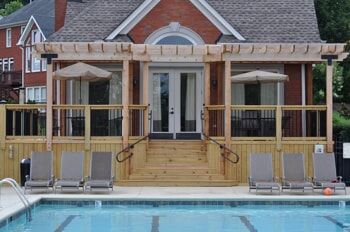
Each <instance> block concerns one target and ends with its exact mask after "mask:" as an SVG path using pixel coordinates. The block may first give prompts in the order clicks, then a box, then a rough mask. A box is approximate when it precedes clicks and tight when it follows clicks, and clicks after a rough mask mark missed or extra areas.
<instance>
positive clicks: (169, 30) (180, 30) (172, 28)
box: [145, 22, 205, 45]
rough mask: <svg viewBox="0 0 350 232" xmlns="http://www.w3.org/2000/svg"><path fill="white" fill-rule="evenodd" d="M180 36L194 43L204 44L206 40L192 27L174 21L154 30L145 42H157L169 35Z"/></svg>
mask: <svg viewBox="0 0 350 232" xmlns="http://www.w3.org/2000/svg"><path fill="white" fill-rule="evenodd" d="M173 35H176V36H180V37H183V38H185V39H187V40H189V41H190V42H191V43H192V44H193V45H203V44H205V43H204V40H203V39H202V37H200V35H198V34H197V33H196V32H195V31H193V30H192V29H190V28H187V27H184V26H181V24H180V23H178V22H172V23H170V24H169V25H168V26H166V27H162V28H160V29H159V30H156V31H154V32H153V33H152V34H151V35H150V36H149V37H148V38H147V39H146V40H145V44H157V43H158V41H160V40H161V39H163V38H165V37H167V36H173Z"/></svg>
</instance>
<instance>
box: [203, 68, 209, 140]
mask: <svg viewBox="0 0 350 232" xmlns="http://www.w3.org/2000/svg"><path fill="white" fill-rule="evenodd" d="M204 86H205V89H204V107H203V110H204V112H203V113H204V123H203V127H204V128H203V131H204V134H205V135H207V136H209V111H208V110H206V109H205V106H209V105H210V63H208V62H207V63H205V64H204Z"/></svg>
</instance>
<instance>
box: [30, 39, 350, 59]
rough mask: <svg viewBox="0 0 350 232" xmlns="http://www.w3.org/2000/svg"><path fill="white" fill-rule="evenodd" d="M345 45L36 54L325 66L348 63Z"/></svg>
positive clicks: (87, 47)
mask: <svg viewBox="0 0 350 232" xmlns="http://www.w3.org/2000/svg"><path fill="white" fill-rule="evenodd" d="M344 51H345V44H246V43H235V44H219V45H147V44H131V43H117V42H92V43H84V42H75V43H68V42H67V43H40V44H36V45H35V50H34V52H33V54H34V56H35V57H36V58H40V57H41V54H43V53H55V54H58V58H57V59H54V60H67V61H69V60H72V61H73V60H79V61H84V60H95V61H116V60H130V61H131V60H134V61H148V62H217V61H232V62H321V61H324V60H323V59H322V58H321V55H338V58H337V59H336V60H338V61H341V60H343V59H345V58H346V57H347V55H348V53H345V52H344Z"/></svg>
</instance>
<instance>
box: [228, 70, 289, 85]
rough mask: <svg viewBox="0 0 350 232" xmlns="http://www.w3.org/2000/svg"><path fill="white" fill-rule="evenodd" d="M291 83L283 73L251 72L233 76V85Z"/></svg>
mask: <svg viewBox="0 0 350 232" xmlns="http://www.w3.org/2000/svg"><path fill="white" fill-rule="evenodd" d="M283 81H289V78H288V75H285V74H281V73H273V72H266V71H261V70H255V71H251V72H246V73H241V74H238V75H234V76H231V82H232V83H242V84H244V83H246V84H248V83H251V84H254V83H273V82H283Z"/></svg>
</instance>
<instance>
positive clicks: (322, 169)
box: [312, 153, 346, 195]
mask: <svg viewBox="0 0 350 232" xmlns="http://www.w3.org/2000/svg"><path fill="white" fill-rule="evenodd" d="M312 158H313V164H314V176H313V182H314V185H315V188H321V189H322V190H323V189H325V188H331V189H333V191H334V192H335V191H336V190H337V189H341V190H344V191H345V195H346V185H345V183H344V182H342V177H341V176H337V171H336V166H335V157H334V153H313V154H312Z"/></svg>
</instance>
